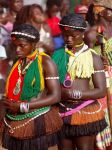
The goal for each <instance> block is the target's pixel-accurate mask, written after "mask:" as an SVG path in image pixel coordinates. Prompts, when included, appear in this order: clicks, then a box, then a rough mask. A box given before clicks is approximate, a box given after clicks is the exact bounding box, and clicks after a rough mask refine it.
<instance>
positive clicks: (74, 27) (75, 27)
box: [58, 23, 86, 30]
mask: <svg viewBox="0 0 112 150" xmlns="http://www.w3.org/2000/svg"><path fill="white" fill-rule="evenodd" d="M58 24H59V25H60V26H63V27H65V30H67V29H68V28H73V29H79V30H80V29H83V30H85V29H86V28H85V27H77V26H70V25H65V24H61V23H58ZM67 27H68V28H67Z"/></svg>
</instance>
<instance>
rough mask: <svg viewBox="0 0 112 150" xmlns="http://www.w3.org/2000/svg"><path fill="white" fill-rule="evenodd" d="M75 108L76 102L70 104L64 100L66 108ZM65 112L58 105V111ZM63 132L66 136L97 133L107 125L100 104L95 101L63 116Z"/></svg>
mask: <svg viewBox="0 0 112 150" xmlns="http://www.w3.org/2000/svg"><path fill="white" fill-rule="evenodd" d="M70 105H71V108H76V107H77V106H78V105H79V103H78V104H73V103H72V104H70V103H68V104H67V102H66V104H65V106H66V107H67V108H70ZM64 111H65V112H66V110H64V108H62V106H60V112H64ZM63 122H64V125H63V128H62V130H63V134H65V136H66V137H71V136H86V135H97V134H98V133H99V132H101V131H103V130H104V129H105V128H106V127H107V123H106V121H105V113H104V111H103V110H102V106H101V104H99V103H98V102H97V101H96V102H94V103H92V104H90V105H88V106H86V107H84V108H82V109H81V110H80V111H78V112H75V113H74V114H72V115H70V116H66V117H63Z"/></svg>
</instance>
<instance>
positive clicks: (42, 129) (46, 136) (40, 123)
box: [2, 109, 63, 150]
mask: <svg viewBox="0 0 112 150" xmlns="http://www.w3.org/2000/svg"><path fill="white" fill-rule="evenodd" d="M62 124H63V123H62V119H61V118H60V116H59V114H58V112H57V110H56V109H51V110H50V111H49V112H47V113H46V114H43V115H41V116H39V117H37V118H36V119H35V120H34V129H35V130H34V131H35V132H34V135H33V137H32V138H29V139H18V138H14V137H12V136H10V135H9V133H8V132H7V127H5V129H4V133H3V140H2V141H3V147H4V148H6V149H8V150H46V149H48V148H49V147H51V146H54V145H57V144H58V142H59V141H60V140H61V137H62V134H61V132H62V131H61V127H62Z"/></svg>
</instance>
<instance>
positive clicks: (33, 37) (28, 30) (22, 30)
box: [11, 24, 39, 42]
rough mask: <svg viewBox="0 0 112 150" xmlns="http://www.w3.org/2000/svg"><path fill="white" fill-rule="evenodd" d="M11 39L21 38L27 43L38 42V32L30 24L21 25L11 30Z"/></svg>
mask: <svg viewBox="0 0 112 150" xmlns="http://www.w3.org/2000/svg"><path fill="white" fill-rule="evenodd" d="M11 37H12V39H15V38H23V39H26V40H27V41H29V42H38V41H39V31H38V30H37V29H36V28H35V27H33V26H32V25H30V24H21V25H18V26H16V27H15V28H14V29H13V31H12V32H11Z"/></svg>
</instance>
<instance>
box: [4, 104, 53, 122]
mask: <svg viewBox="0 0 112 150" xmlns="http://www.w3.org/2000/svg"><path fill="white" fill-rule="evenodd" d="M49 110H50V106H48V107H42V108H40V109H36V110H34V111H32V112H29V113H26V114H21V115H16V116H15V115H11V114H6V117H7V118H9V119H10V120H13V121H19V120H23V119H26V118H32V117H35V116H40V115H42V114H45V113H47V112H48V111H49Z"/></svg>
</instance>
